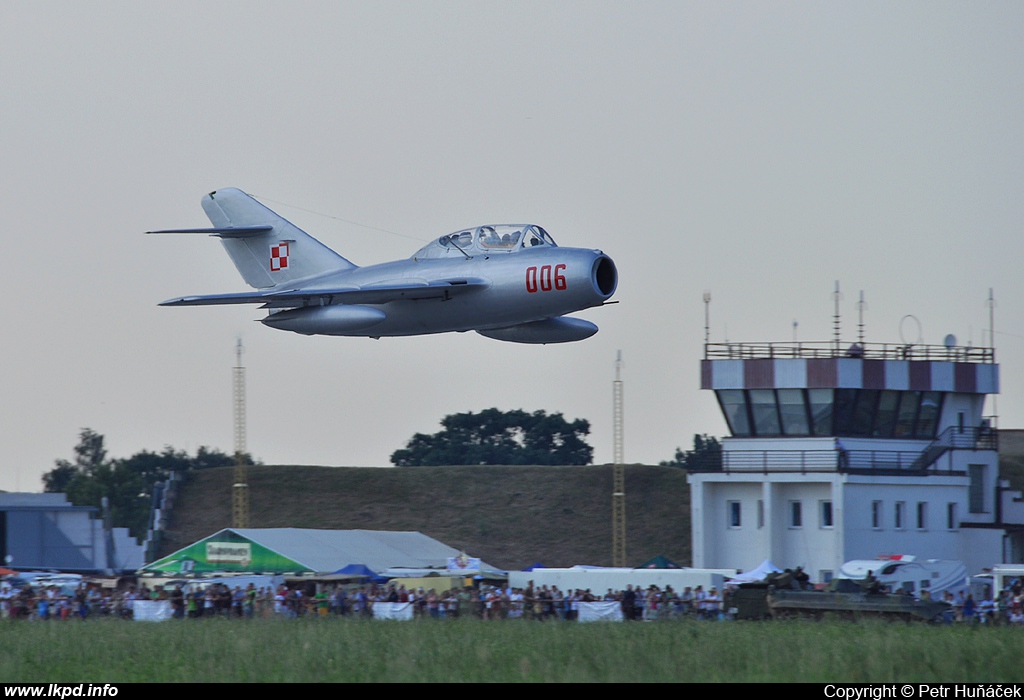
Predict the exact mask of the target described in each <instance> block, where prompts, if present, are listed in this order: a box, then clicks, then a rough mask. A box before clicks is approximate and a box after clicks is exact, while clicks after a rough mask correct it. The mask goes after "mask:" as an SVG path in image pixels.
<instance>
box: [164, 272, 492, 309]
mask: <svg viewBox="0 0 1024 700" xmlns="http://www.w3.org/2000/svg"><path fill="white" fill-rule="evenodd" d="M489 286H491V283H490V282H489V281H487V280H485V279H482V278H479V277H470V278H462V279H452V280H435V281H433V282H426V281H424V280H410V281H408V282H399V281H395V282H392V283H390V284H388V285H380V284H373V285H370V286H367V287H306V288H304V289H284V290H277V291H269V290H268V291H259V292H240V293H235V294H207V295H203V296H188V297H178V298H177V299H169V300H167V301H165V302H163V303H161V304H160V306H213V305H219V304H264V305H265V306H266V308H287V307H297V306H328V305H331V304H387V303H388V302H392V301H403V300H405V301H420V300H426V299H441V300H444V299H451V298H452V297H453V296H455V295H457V294H464V293H467V292H474V291H479V290H481V289H486V288H487V287H489Z"/></svg>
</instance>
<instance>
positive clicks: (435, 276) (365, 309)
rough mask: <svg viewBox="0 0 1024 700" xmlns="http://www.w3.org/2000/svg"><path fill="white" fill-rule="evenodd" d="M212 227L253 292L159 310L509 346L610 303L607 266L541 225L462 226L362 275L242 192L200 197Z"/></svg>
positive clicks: (542, 337)
mask: <svg viewBox="0 0 1024 700" xmlns="http://www.w3.org/2000/svg"><path fill="white" fill-rule="evenodd" d="M202 204H203V210H204V211H205V212H206V215H207V216H208V217H209V219H210V221H211V222H212V223H213V228H200V229H169V230H164V231H150V232H149V233H206V234H210V235H212V236H216V237H218V238H220V239H221V243H223V245H224V248H225V249H226V250H227V252H228V255H230V256H231V260H232V261H233V262H234V263H235V267H236V268H238V272H239V273H240V274H241V275H242V278H243V279H245V281H246V282H247V283H248V284H249V286H251V287H253V288H255V289H256V290H257V291H254V292H241V293H238V294H212V295H206V296H187V297H180V298H177V299H171V300H169V301H165V302H163V303H162V304H161V306H206V305H212V304H262V305H263V306H262V307H261V308H265V309H267V310H268V312H269V313H268V315H267V316H266V318H264V319H262V322H263V323H264V324H266V325H268V326H270V327H271V328H279V329H281V330H286V331H294V332H295V333H302V334H304V335H344V336H364V337H371V338H380V337H382V336H399V335H421V334H426V333H446V332H449V331H476V332H477V333H479V334H480V335H483V336H486V337H488V338H494V339H496V340H507V341H511V342H515V343H565V342H570V341H574V340H583V339H584V338H589V337H590V336H592V335H593V334H594V333H596V332H597V326H595V325H594V324H593V323H591V322H589V321H585V320H583V319H580V318H572V317H569V316H566V315H565V314H569V313H572V312H574V311H579V310H581V309H587V308H590V307H592V306H601V305H602V304H605V303H608V300H609V299H610V298H611V296H612V294H614V293H615V288H616V285H617V284H618V273H617V272H616V270H615V263H613V262H612V260H611V258H609V257H608V256H607V255H605V254H604V253H602V252H601V251H600V250H588V249H583V248H560V247H559V246H557V245H556V244H555V242H554V240H552V238H551V236H550V235H548V233H547V231H545V230H544V229H542V228H541V227H540V226H535V225H532V224H499V225H492V226H477V227H475V228H467V229H463V230H461V231H456V232H455V233H452V234H449V235H447V236H441V237H440V238H438V239H437V240H435V241H433V242H431V243H428V244H427V245H426V246H424V247H423V248H421V249H420V250H419V251H418V252H417V253H416V254H415V255H413V256H412V258H410V259H408V260H397V261H395V262H388V263H382V264H380V265H370V266H367V267H358V266H357V265H354V264H352V263H351V262H349V261H348V260H346V259H345V258H343V257H341V256H340V255H338V254H337V253H335V252H334V251H333V250H331V249H330V248H328V247H327V246H325V245H324V244H323V243H321V242H320V241H318V240H316V239H315V238H313V237H312V236H310V235H309V234H307V233H306V232H304V231H302V230H301V229H299V228H298V227H297V226H295V225H293V224H291V223H289V222H288V221H286V220H284V219H283V218H281V217H280V216H278V215H277V214H276V213H274V212H273V211H271V210H270V209H268V208H267V207H265V206H263V205H262V204H260V203H259V202H257V201H256V200H255V199H253V198H252V197H250V196H249V195H247V194H246V193H244V192H242V191H241V190H238V189H234V188H230V189H224V190H217V191H215V192H211V193H210V194H208V195H206V196H205V197H203V202H202Z"/></svg>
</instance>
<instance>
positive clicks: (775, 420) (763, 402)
mask: <svg viewBox="0 0 1024 700" xmlns="http://www.w3.org/2000/svg"><path fill="white" fill-rule="evenodd" d="M749 393H750V412H751V414H752V415H753V416H754V432H755V433H756V434H757V435H778V434H779V432H780V431H779V410H778V407H777V406H776V405H775V392H774V391H773V390H771V389H751V390H750V391H749Z"/></svg>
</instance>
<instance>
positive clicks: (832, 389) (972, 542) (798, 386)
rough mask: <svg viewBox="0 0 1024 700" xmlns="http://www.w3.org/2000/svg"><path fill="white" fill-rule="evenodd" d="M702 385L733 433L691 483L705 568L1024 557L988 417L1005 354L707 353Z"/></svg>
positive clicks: (930, 350)
mask: <svg viewBox="0 0 1024 700" xmlns="http://www.w3.org/2000/svg"><path fill="white" fill-rule="evenodd" d="M701 388H702V389H709V390H712V391H714V392H715V395H716V397H717V399H718V403H719V405H720V407H721V409H722V413H723V414H724V416H725V419H726V422H727V424H728V426H729V432H730V437H726V438H725V439H724V440H723V443H722V459H721V463H720V464H713V465H707V469H706V470H704V471H698V472H693V473H691V474H690V475H689V482H690V489H691V499H692V508H693V565H694V566H695V567H705V568H717V567H736V568H739V569H742V570H750V569H753V568H755V567H756V566H758V565H759V564H761V562H763V561H764V560H765V559H769V560H771V561H772V563H774V564H775V565H776V566H778V567H780V568H795V567H797V566H802V567H803V568H804V570H805V571H806V572H807V573H808V574H810V576H811V579H812V580H813V581H816V582H824V581H828V580H830V579H831V578H832V576H833V574H834V573H835V572H836V571H837V570H838V569H839V567H840V565H842V564H843V563H844V562H846V561H850V560H853V559H874V558H876V557H878V556H880V555H885V554H903V555H915V556H917V557H918V558H934V559H959V560H962V561H964V562H965V564H966V565H967V568H968V571H969V572H970V573H977V572H979V571H980V570H981V569H982V568H984V567H991V566H992V565H994V564H997V563H1000V562H1019V561H1022V560H1024V504H1022V503H1021V502H1019V500H1017V499H1019V497H1020V494H1019V493H1016V492H1010V491H1009V490H1008V489H1007V487H1006V484H1005V483H1004V482H1001V481H1000V480H999V474H998V433H997V431H996V430H995V426H994V422H993V421H992V420H991V419H987V418H985V417H983V415H982V414H983V407H984V404H985V397H986V395H988V394H996V393H998V391H999V366H998V365H997V364H996V362H995V351H994V349H992V348H983V347H960V346H956V345H955V344H953V343H950V345H949V346H928V345H886V344H874V343H856V344H853V345H845V346H841V345H840V344H839V343H838V341H837V342H823V343H798V342H790V343H706V344H705V351H704V360H703V361H702V362H701ZM918 585H922V584H921V583H919V584H918Z"/></svg>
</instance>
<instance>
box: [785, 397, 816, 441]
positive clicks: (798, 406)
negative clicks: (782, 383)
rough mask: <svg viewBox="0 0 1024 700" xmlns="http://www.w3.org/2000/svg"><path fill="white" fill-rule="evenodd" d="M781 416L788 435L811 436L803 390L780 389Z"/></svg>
mask: <svg viewBox="0 0 1024 700" xmlns="http://www.w3.org/2000/svg"><path fill="white" fill-rule="evenodd" d="M778 394H779V415H780V416H781V417H782V431H783V432H784V433H785V434H786V435H809V434H810V430H809V429H808V426H807V406H806V405H805V403H804V392H803V390H802V389H779V390H778Z"/></svg>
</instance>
